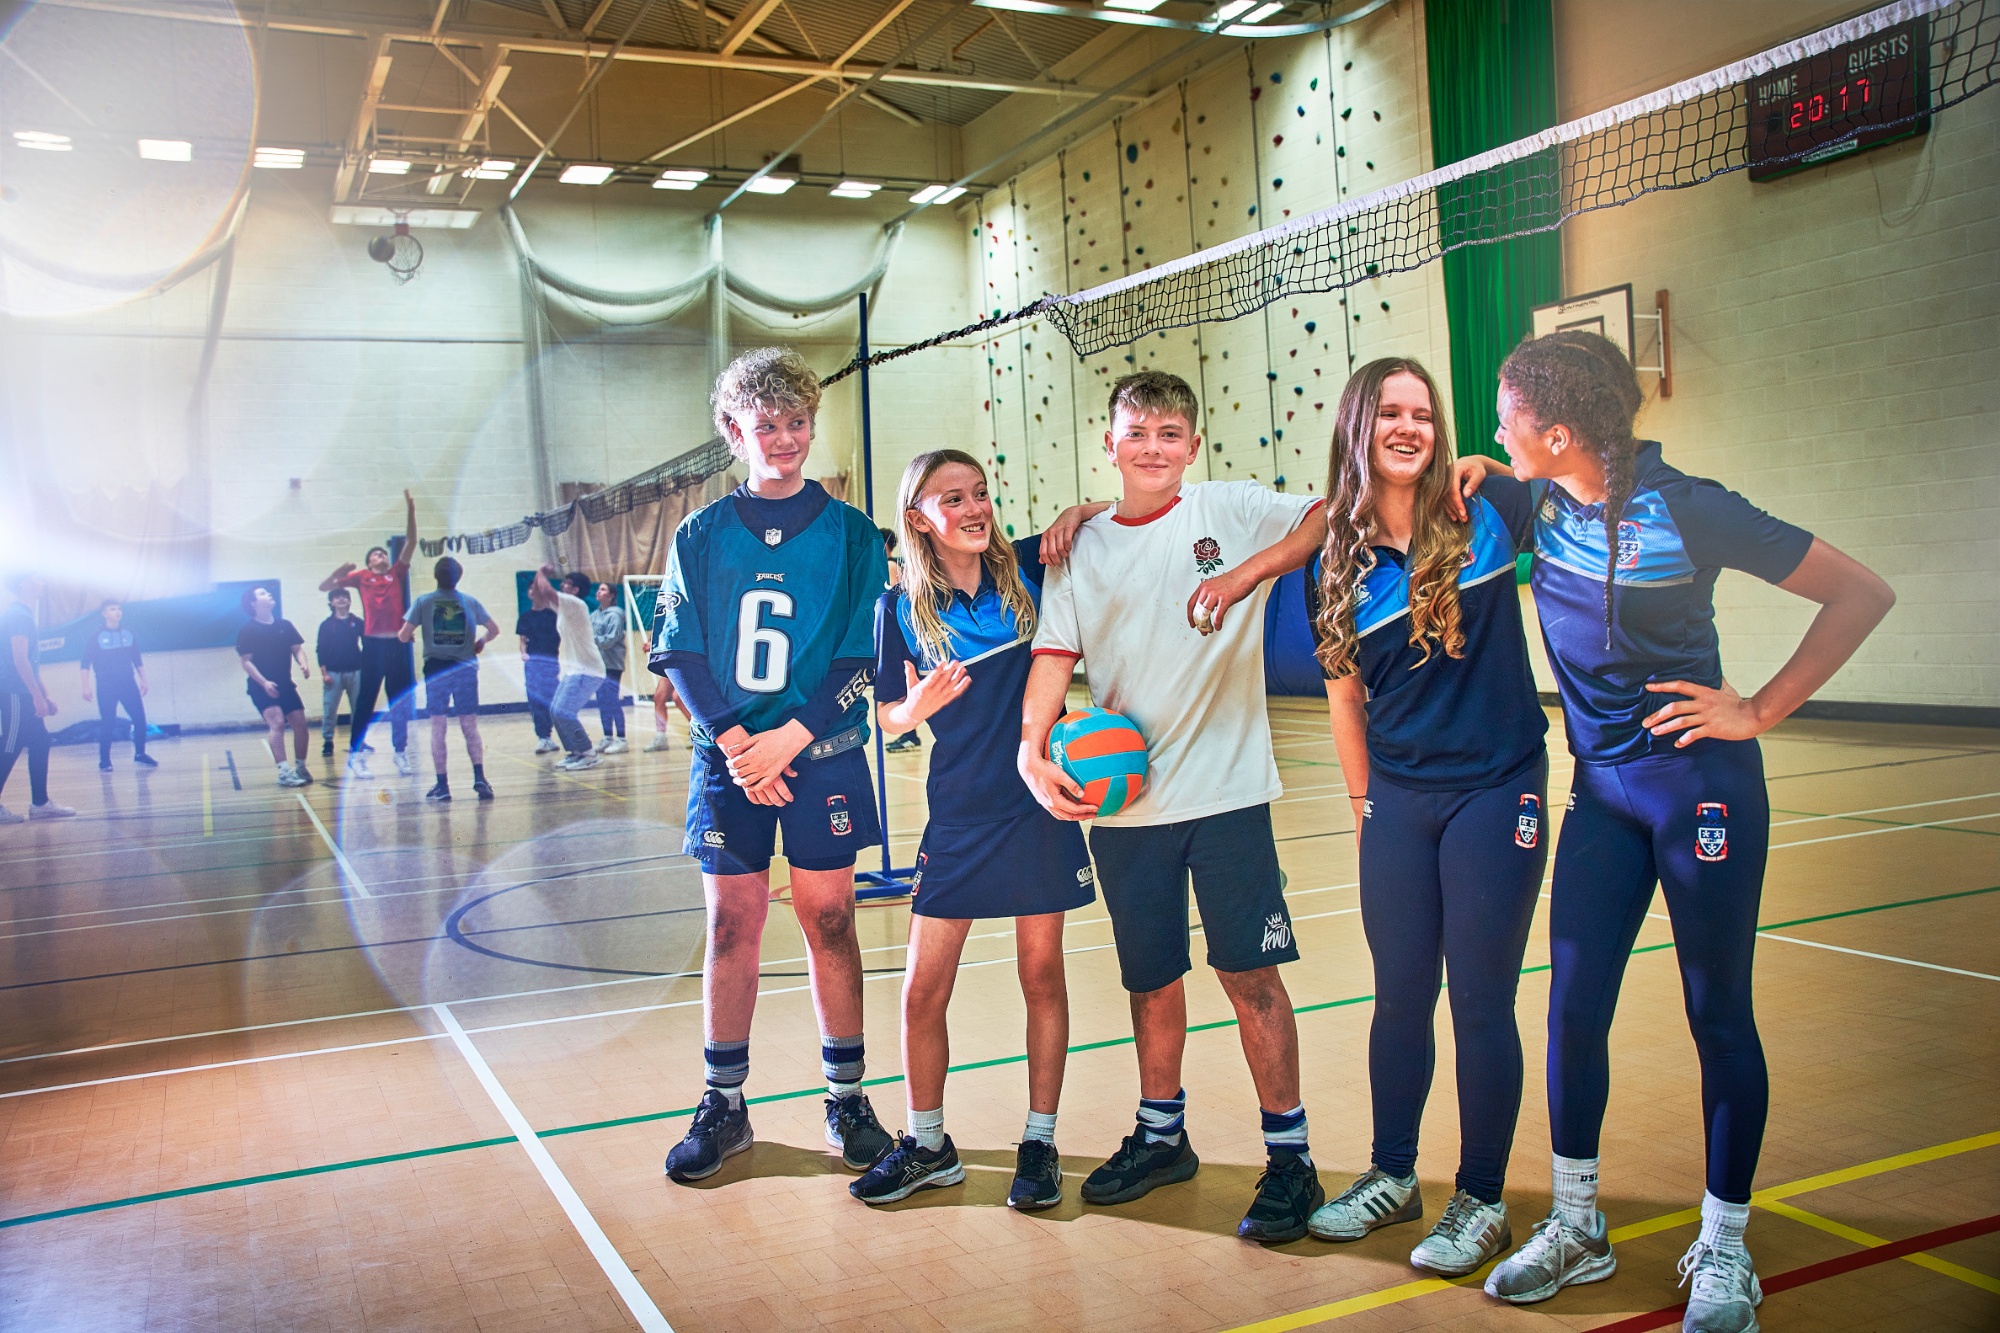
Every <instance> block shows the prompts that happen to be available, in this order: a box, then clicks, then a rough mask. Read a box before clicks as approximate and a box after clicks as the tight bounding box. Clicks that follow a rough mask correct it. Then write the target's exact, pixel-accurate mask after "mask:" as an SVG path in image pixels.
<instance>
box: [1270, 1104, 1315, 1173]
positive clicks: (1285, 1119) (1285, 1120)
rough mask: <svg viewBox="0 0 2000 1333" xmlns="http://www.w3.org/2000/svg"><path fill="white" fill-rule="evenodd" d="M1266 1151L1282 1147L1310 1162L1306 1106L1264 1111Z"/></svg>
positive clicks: (1274, 1150)
mask: <svg viewBox="0 0 2000 1333" xmlns="http://www.w3.org/2000/svg"><path fill="white" fill-rule="evenodd" d="M1262 1114H1263V1116H1264V1151H1266V1152H1273V1153H1274V1152H1276V1151H1278V1150H1279V1149H1280V1148H1282V1149H1284V1150H1285V1151H1286V1152H1294V1153H1297V1154H1298V1155H1299V1156H1301V1157H1303V1158H1305V1159H1306V1160H1307V1161H1308V1162H1310V1161H1311V1160H1312V1155H1311V1154H1310V1153H1309V1152H1308V1151H1307V1150H1306V1108H1305V1107H1304V1105H1299V1106H1294V1107H1293V1108H1292V1109H1291V1110H1289V1111H1264V1112H1263V1113H1262Z"/></svg>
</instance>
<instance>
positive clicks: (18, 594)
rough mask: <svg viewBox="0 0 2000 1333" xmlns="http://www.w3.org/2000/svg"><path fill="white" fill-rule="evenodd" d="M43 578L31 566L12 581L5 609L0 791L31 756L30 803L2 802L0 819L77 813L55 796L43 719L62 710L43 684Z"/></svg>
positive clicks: (0, 632)
mask: <svg viewBox="0 0 2000 1333" xmlns="http://www.w3.org/2000/svg"><path fill="white" fill-rule="evenodd" d="M43 587H44V584H43V583H42V577H41V575H39V574H34V573H30V572H28V571H25V570H17V571H16V572H14V573H12V574H9V575H8V576H7V580H6V589H7V596H8V602H7V608H6V610H4V611H0V791H4V790H5V789H6V787H7V778H8V776H9V775H11V774H12V773H13V771H14V761H15V760H16V759H19V758H20V757H21V756H22V755H23V754H26V755H27V756H28V799H29V801H30V802H31V804H30V805H29V806H28V813H27V814H26V815H17V814H15V813H13V812H12V811H10V810H9V809H8V808H7V807H6V806H4V805H0V824H19V823H21V822H22V821H23V820H24V819H67V818H68V817H69V816H71V815H73V814H75V813H76V811H74V810H72V809H71V808H70V807H68V806H66V805H57V804H56V803H55V802H54V801H51V800H50V799H49V729H48V727H47V726H45V725H44V724H43V722H42V719H43V718H49V717H54V716H55V715H56V705H55V701H54V700H53V699H51V698H49V695H48V691H47V690H45V689H43V688H42V676H41V660H42V650H41V637H40V635H39V633H38V632H37V630H36V627H35V605H36V603H38V602H40V601H41V600H42V589H43Z"/></svg>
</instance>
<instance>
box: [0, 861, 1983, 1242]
mask: <svg viewBox="0 0 2000 1333" xmlns="http://www.w3.org/2000/svg"><path fill="white" fill-rule="evenodd" d="M1989 893H2000V884H1995V885H1991V886H1989V887H1987V888H1984V889H1964V890H1961V891H1959V892H1957V893H1934V894H1929V895H1927V896H1925V897H1922V898H1904V899H1901V900H1899V901H1896V902H1893V903H1875V904H1872V905H1870V906H1868V907H1850V908H1848V909H1846V910H1844V911H1839V912H1823V913H1820V914H1819V915H1817V916H1802V917H1797V918H1794V919H1793V920H1790V921H1773V922H1771V923H1769V924H1767V925H1762V926H1759V927H1757V929H1758V930H1759V931H1766V930H1787V929H1790V928H1791V927H1793V926H1806V925H1811V924H1813V923H1815V922H1819V921H1836V920H1839V919H1841V918H1843V917H1851V916H1866V915H1868V914H1870V913H1873V912H1887V911H1891V910H1893V909H1895V908H1899V907H1917V906H1921V905H1922V904H1925V903H1942V902H1951V901H1953V900H1955V899H1959V898H1977V897H1981V896H1983V895H1985V894H1989ZM1673 947H1674V946H1673V942H1672V941H1671V940H1669V941H1668V942H1666V943H1665V944H1643V945H1640V946H1639V947H1638V948H1636V949H1633V950H1632V953H1633V954H1634V955H1635V956H1636V955H1638V954H1642V953H1658V952H1660V951H1662V950H1665V949H1671V948H1673ZM1549 967H1550V965H1549V964H1547V963H1540V964H1537V965H1535V966H1533V967H1524V968H1522V969H1521V975H1523V976H1527V975H1528V974H1530V973H1534V972H1546V971H1548V970H1549ZM1374 998H1375V997H1374V996H1373V995H1351V996H1348V997H1347V998H1345V999H1340V1000H1322V1001H1320V1002H1318V1003H1316V1004H1302V1005H1299V1006H1297V1007H1295V1008H1294V1009H1293V1010H1292V1012H1293V1013H1295V1014H1312V1013H1319V1012H1321V1011H1322V1010H1327V1009H1345V1008H1349V1007H1351V1006H1354V1005H1359V1004H1367V1003H1368V1002H1369V1001H1371V1000H1373V999H1374ZM1235 1026H1236V1020H1235V1019H1233V1018H1224V1019H1218V1020H1217V1021H1215V1022H1212V1023H1197V1024H1194V1025H1193V1026H1191V1027H1189V1028H1188V1031H1189V1032H1212V1031H1215V1030H1217V1029H1219V1028H1231V1027H1235ZM1132 1044H1133V1039H1132V1038H1130V1037H1110V1038H1107V1039H1105V1040H1103V1041H1089V1042H1082V1043H1080V1044H1078V1045H1075V1046H1071V1047H1070V1048H1069V1053H1070V1054H1072V1055H1074V1054H1078V1053H1081V1052H1084V1051H1101V1050H1106V1049H1109V1048H1111V1047H1114V1046H1130V1045H1132ZM1027 1060H1028V1057H1027V1056H1026V1055H1025V1054H1023V1055H1003V1056H998V1057H996V1058H994V1059H991V1060H975V1061H972V1062H970V1063H967V1064H960V1065H952V1066H951V1067H950V1068H949V1069H948V1070H946V1072H947V1073H948V1074H962V1073H965V1072H967V1071H969V1070H974V1069H992V1068H995V1067H997V1066H1000V1065H1017V1064H1026V1063H1027ZM902 1081H903V1076H902V1075H901V1074H888V1075H884V1076H883V1077H881V1078H871V1079H867V1080H865V1082H864V1086H866V1087H871V1088H872V1087H881V1086H883V1085H884V1084H890V1083H901V1082H902ZM825 1095H826V1089H825V1088H824V1087H818V1086H815V1087H811V1088H799V1089H795V1090H794V1091H791V1092H773V1093H767V1094H766V1095H764V1096H762V1097H746V1098H744V1099H743V1100H744V1102H745V1103H746V1104H748V1105H753V1106H755V1105H762V1104H764V1103H766V1102H787V1101H796V1100H798V1099H799V1098H802V1097H824V1096H825ZM695 1110H696V1108H695V1107H692V1106H682V1107H676V1108H675V1109H673V1110H671V1111H649V1112H646V1113H644V1114H641V1115H628V1116H619V1117H618V1118H616V1119H613V1120H591V1121H586V1122H585V1123H583V1124H579V1125H563V1126H560V1127H558V1128H555V1129H542V1130H536V1131H535V1133H536V1135H537V1137H540V1138H545V1139H553V1138H561V1137H563V1136H564V1135H569V1134H588V1133H592V1132H594V1131H596V1130H600V1129H617V1128H621V1127H623V1126H627V1125H646V1124H653V1123H655V1122H657V1121H662V1120H677V1119H681V1118H683V1117H686V1116H692V1115H693V1114H694V1113H695ZM513 1142H514V1138H513V1136H512V1135H506V1136H503V1137H501V1138H495V1139H472V1140H469V1141H467V1142H465V1143H447V1144H442V1145H440V1146H438V1147H435V1148H417V1149H413V1150H411V1151H409V1152H400V1153H387V1154H384V1155H383V1156H380V1157H357V1158H353V1159H351V1160H349V1161H345V1162H328V1163H326V1164H325V1165H324V1166H306V1167H299V1168H298V1169H296V1170H292V1171H272V1172H267V1173H265V1174H263V1175H256V1176H239V1177H237V1178H236V1179H234V1180H218V1181H213V1182H211V1183H209V1184H205V1185H185V1186H182V1187H181V1188H179V1189H171V1190H157V1191H155V1192H153V1193H151V1194H135V1195H133V1196H131V1197H130V1198H125V1199H107V1200H105V1201H104V1202H102V1203H85V1204H77V1205H76V1206H74V1207H71V1208H56V1209H52V1210H50V1211H48V1212H43V1213H25V1214H22V1215H21V1216H18V1217H0V1231H4V1230H6V1229H7V1228H9V1227H23V1226H29V1225H32V1224H33V1223H36V1222H53V1221H57V1220H59V1219H61V1218H65V1217H79V1216H82V1215H84V1214H87V1213H102V1212H108V1211H110V1210H112V1209H117V1208H130V1207H133V1206H135V1205H137V1204H143V1203H159V1202H162V1201H163V1200H167V1199H180V1198H186V1197H187V1196H188V1195H191V1194H213V1193H215V1192H217V1191H220V1190H232V1189H241V1188H244V1187H247V1186H250V1185H264V1184H269V1183H272V1182H274V1181H280V1180H296V1179H298V1178H300V1177H302V1176H319V1175H326V1174H328V1173H330V1172H334V1171H351V1170H355V1169H357V1168H359V1167H365V1166H382V1165H385V1164H388V1163H392V1162H407V1161H413V1160H416V1159H419V1158H424V1157H442V1156H445V1155H447V1154H450V1153H459V1152H470V1151H472V1150H474V1149H478V1148H493V1147H498V1146H499V1145H501V1144H508V1143H513Z"/></svg>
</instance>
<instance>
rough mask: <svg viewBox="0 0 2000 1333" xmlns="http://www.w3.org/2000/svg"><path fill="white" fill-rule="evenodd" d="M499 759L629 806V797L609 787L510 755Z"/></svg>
mask: <svg viewBox="0 0 2000 1333" xmlns="http://www.w3.org/2000/svg"><path fill="white" fill-rule="evenodd" d="M500 757H501V758H502V759H505V760H506V761H507V762H508V763H510V764H519V765H520V766H521V767H522V768H526V769H532V770H534V771H535V772H537V773H548V774H550V775H552V776H554V777H557V778H567V779H569V780H570V781H571V782H574V783H575V784H576V785H577V786H579V787H588V788H590V789H591V790H592V791H600V792H603V793H604V794H605V795H606V796H611V797H616V798H617V799H618V800H621V801H624V802H626V803H627V804H630V802H631V800H632V798H631V797H629V796H627V795H625V794H624V793H622V792H615V791H613V790H611V788H609V787H600V786H598V785H597V784H596V783H595V782H585V781H584V780H583V779H582V778H580V777H577V776H576V775H575V774H573V773H565V772H563V771H562V770H560V769H554V768H543V767H542V766H541V765H540V764H531V763H529V762H528V761H527V760H525V759H516V758H515V757H514V756H513V755H511V754H503V755H501V756H500ZM584 771H585V772H588V771H589V770H588V769H586V770H584Z"/></svg>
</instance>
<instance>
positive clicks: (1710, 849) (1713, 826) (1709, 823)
mask: <svg viewBox="0 0 2000 1333" xmlns="http://www.w3.org/2000/svg"><path fill="white" fill-rule="evenodd" d="M1728 821H1729V807H1728V806H1726V805H1723V804H1722V803H1721V802H1719V801H1703V802H1702V803H1701V804H1700V805H1697V806H1696V807H1695V808H1694V855H1695V859H1696V860H1698V861H1727V860H1728V859H1729V822H1728Z"/></svg>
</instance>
